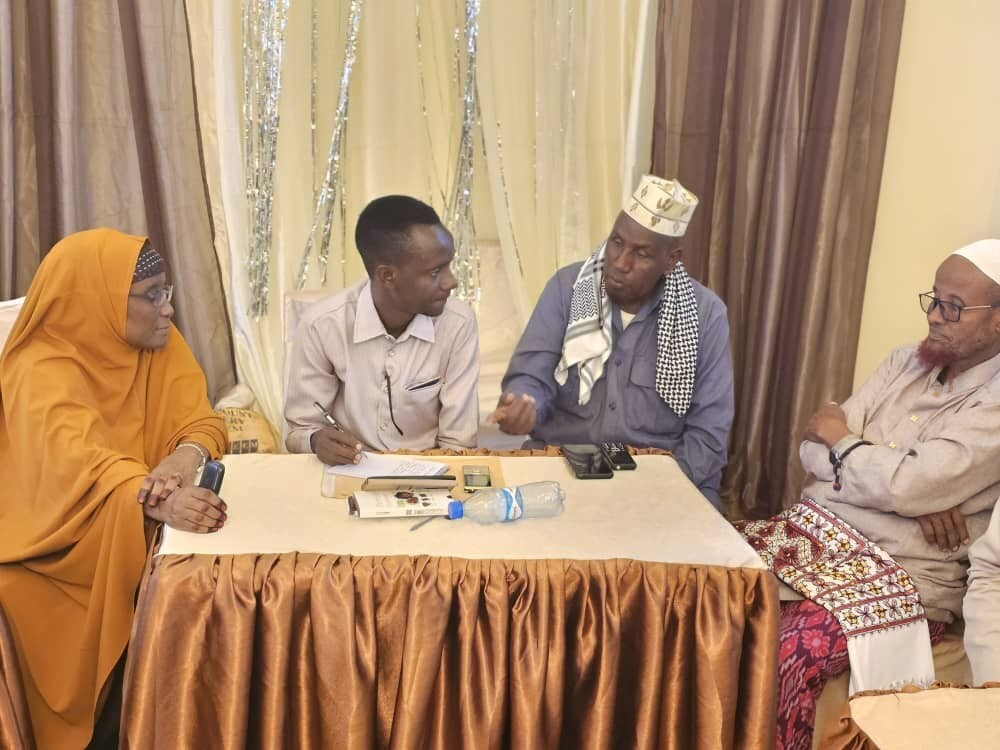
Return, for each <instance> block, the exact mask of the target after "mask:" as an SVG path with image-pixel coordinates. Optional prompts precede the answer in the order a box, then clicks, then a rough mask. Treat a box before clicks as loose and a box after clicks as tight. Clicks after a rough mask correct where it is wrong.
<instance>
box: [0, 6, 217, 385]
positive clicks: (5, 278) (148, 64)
mask: <svg viewBox="0 0 1000 750" xmlns="http://www.w3.org/2000/svg"><path fill="white" fill-rule="evenodd" d="M207 206H208V203H207V195H206V191H205V182H204V178H203V173H202V169H201V162H200V156H199V143H198V130H197V118H196V113H195V108H194V96H193V86H192V80H191V57H190V49H189V46H188V36H187V27H186V20H185V14H184V6H183V2H182V0H165V1H164V2H142V1H141V0H88V2H35V1H34V0H9V1H8V2H5V3H2V4H0V299H6V298H8V297H15V296H18V295H20V294H23V293H24V291H25V290H26V288H27V286H28V284H29V283H30V281H31V278H32V275H33V274H34V271H35V268H36V267H37V266H38V263H39V261H40V260H41V258H42V257H43V256H44V254H45V252H46V251H47V250H48V249H49V248H50V247H51V246H52V245H53V244H54V243H55V241H56V240H58V239H59V238H60V237H62V236H64V235H66V234H69V233H71V232H75V231H78V230H81V229H86V228H90V227H98V226H110V227H115V228H117V229H121V230H123V231H126V232H131V233H135V234H147V235H149V236H150V238H151V239H152V242H153V243H154V245H155V246H156V247H157V248H158V249H160V250H161V251H163V252H164V254H165V256H166V258H167V260H168V263H169V265H170V274H171V276H172V278H173V281H174V283H175V284H176V287H177V289H176V293H175V295H174V306H175V307H176V308H177V318H176V321H177V323H178V325H179V327H180V328H181V330H182V331H183V333H184V336H185V338H186V339H187V341H188V343H189V344H190V345H191V348H192V349H193V350H194V353H195V355H196V356H197V358H198V361H199V363H200V364H201V366H202V368H203V369H204V370H205V374H206V376H207V378H208V385H209V394H210V396H214V395H216V394H218V393H220V392H221V391H223V390H225V389H227V388H228V387H230V386H232V385H233V383H234V382H235V372H234V368H233V358H232V348H231V343H230V334H229V322H228V319H227V315H226V305H225V301H224V299H223V295H222V287H221V284H220V279H219V268H218V262H217V260H216V258H215V254H214V252H213V245H212V223H211V220H210V217H209V213H208V208H207Z"/></svg>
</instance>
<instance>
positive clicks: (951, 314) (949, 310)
mask: <svg viewBox="0 0 1000 750" xmlns="http://www.w3.org/2000/svg"><path fill="white" fill-rule="evenodd" d="M935 307H936V308H937V309H939V310H940V311H941V317H942V318H944V319H945V320H947V321H948V322H949V323H957V322H958V321H960V320H961V319H962V312H963V311H965V310H990V309H992V308H994V307H1000V302H994V303H993V304H992V305H958V304H956V303H954V302H946V301H944V300H943V299H939V298H937V297H935V296H934V293H933V292H924V293H923V294H921V295H920V309H921V310H923V311H924V312H925V313H927V314H928V315H930V314H931V311H932V310H933V309H934V308H935Z"/></svg>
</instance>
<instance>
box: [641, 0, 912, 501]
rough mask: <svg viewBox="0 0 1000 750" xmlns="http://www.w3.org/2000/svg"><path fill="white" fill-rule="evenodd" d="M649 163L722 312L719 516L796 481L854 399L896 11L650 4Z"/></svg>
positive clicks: (781, 3)
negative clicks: (831, 423) (680, 190)
mask: <svg viewBox="0 0 1000 750" xmlns="http://www.w3.org/2000/svg"><path fill="white" fill-rule="evenodd" d="M659 12H660V15H659V22H658V30H657V53H656V54H657V81H656V105H655V122H654V130H653V153H652V169H653V172H654V173H656V174H660V175H664V176H667V177H673V176H676V177H678V178H679V179H680V180H681V182H683V183H684V184H685V185H686V186H688V187H689V188H691V189H692V190H693V191H694V192H695V193H696V194H698V196H700V198H701V205H700V206H699V208H698V211H697V213H696V214H695V217H694V220H693V221H692V223H691V226H690V227H689V229H688V233H687V240H686V256H685V258H686V262H687V264H688V267H689V268H690V269H692V273H693V275H695V276H696V277H697V278H699V279H701V280H702V281H704V282H705V283H706V284H707V285H708V286H709V287H711V288H712V289H713V290H715V291H716V292H717V293H718V294H719V295H720V296H721V297H722V298H723V299H724V300H725V302H726V303H727V305H728V306H729V321H730V324H731V327H732V351H733V363H734V367H735V374H736V405H737V408H736V419H735V422H734V424H733V430H732V434H731V439H730V450H731V452H730V462H729V468H728V470H727V473H726V477H725V479H724V484H723V496H724V503H725V507H726V511H727V513H730V514H732V515H733V516H738V517H743V516H751V517H764V516H768V515H772V514H774V513H776V512H778V511H780V510H781V509H782V508H783V507H786V506H787V505H789V504H791V503H792V502H794V500H795V499H796V498H797V497H798V492H799V490H800V488H801V486H802V480H803V476H802V470H801V467H800V464H799V458H798V444H799V441H800V440H801V435H802V430H803V428H804V426H805V423H806V421H808V419H809V417H810V416H811V414H812V413H813V411H814V410H815V409H816V408H817V406H819V405H820V404H821V403H823V402H824V401H828V400H831V399H833V400H843V399H844V398H845V397H847V396H848V395H849V393H850V391H851V386H852V380H853V375H854V360H855V355H856V350H857V339H858V330H859V327H860V321H861V305H862V300H863V295H864V287H865V278H866V272H867V268H868V255H869V251H870V247H871V239H872V232H873V229H874V222H875V209H876V206H877V202H878V191H879V183H880V179H881V173H882V163H883V157H884V153H885V141H886V132H887V129H888V121H889V107H890V103H891V100H892V90H893V83H894V79H895V71H896V60H897V57H898V52H899V40H900V34H901V31H902V20H903V0H803V1H802V2H786V1H785V0H753V1H752V2H751V1H749V0H747V1H745V2H741V1H740V0H660V4H659Z"/></svg>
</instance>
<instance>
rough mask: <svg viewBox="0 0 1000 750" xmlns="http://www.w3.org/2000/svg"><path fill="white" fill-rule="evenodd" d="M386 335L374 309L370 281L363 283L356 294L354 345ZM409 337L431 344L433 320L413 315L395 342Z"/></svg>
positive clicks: (432, 339)
mask: <svg viewBox="0 0 1000 750" xmlns="http://www.w3.org/2000/svg"><path fill="white" fill-rule="evenodd" d="M388 335H389V332H388V331H386V330H385V326H384V325H383V324H382V319H381V318H380V317H379V316H378V310H376V309H375V300H374V299H372V284H371V280H368V281H365V282H364V286H362V287H361V293H360V294H358V307H357V311H356V312H355V315H354V343H355V344H360V343H362V342H363V341H370V340H371V339H375V338H379V337H380V336H388ZM410 336H413V337H415V338H418V339H421V340H422V341H426V342H428V343H430V344H433V343H434V320H433V319H432V318H430V317H429V316H427V315H423V314H418V315H414V316H413V320H411V321H410V324H409V325H408V326H406V330H405V331H403V332H402V333H401V334H400V335H399V338H398V339H396V340H397V341H405V340H406V339H407V338H409V337H410Z"/></svg>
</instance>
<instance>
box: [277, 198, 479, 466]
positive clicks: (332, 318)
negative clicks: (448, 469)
mask: <svg viewBox="0 0 1000 750" xmlns="http://www.w3.org/2000/svg"><path fill="white" fill-rule="evenodd" d="M354 237H355V243H356V245H357V247H358V251H359V252H360V254H361V258H362V260H363V261H364V264H365V269H366V270H367V271H368V278H367V279H365V280H364V281H362V282H361V283H359V284H356V285H355V286H353V287H349V288H347V289H344V290H342V291H340V292H338V293H336V294H333V295H331V296H330V297H328V298H326V299H323V300H320V301H319V302H316V303H315V304H313V305H311V306H310V307H309V308H308V309H307V310H306V313H305V315H304V316H303V318H302V321H301V322H300V324H299V326H298V330H297V331H296V332H295V339H294V341H293V346H292V354H291V363H290V367H289V375H288V389H287V395H286V398H285V419H286V421H287V422H288V436H287V438H286V441H285V442H286V445H287V447H288V450H290V451H292V452H295V453H307V452H312V453H315V454H316V455H317V456H318V457H319V458H320V459H321V460H322V461H323V462H324V463H327V464H344V463H356V462H357V461H359V460H360V455H361V451H362V450H363V449H365V448H372V449H375V450H386V451H392V450H401V449H408V450H424V449H428V448H434V447H443V448H464V447H473V446H475V443H476V434H477V430H478V425H479V401H478V395H477V384H478V380H479V334H478V328H477V325H476V319H475V316H474V314H473V312H472V310H471V309H470V308H469V307H468V306H467V305H465V304H463V303H462V302H459V301H458V300H456V299H453V298H452V297H451V292H452V290H453V289H454V288H455V286H456V283H455V277H454V276H453V275H452V272H451V268H450V264H451V260H452V258H453V257H454V255H455V248H454V244H453V242H452V237H451V233H450V232H448V230H447V229H445V228H444V227H443V226H442V225H441V220H440V218H439V217H438V215H437V213H436V212H435V211H434V209H433V208H431V207H430V206H428V205H427V204H425V203H422V202H421V201H418V200H416V199H415V198H410V197H408V196H402V195H389V196H384V197H382V198H377V199H376V200H374V201H372V202H371V203H369V204H368V206H366V207H365V209H364V211H362V212H361V215H360V216H359V217H358V224H357V227H356V229H355V235H354ZM314 402H316V403H318V404H320V405H321V406H322V407H323V408H324V409H325V410H326V411H327V412H328V413H329V414H330V416H331V417H332V419H333V421H335V422H336V423H337V426H338V427H339V429H338V428H337V427H333V426H331V425H330V424H329V420H328V419H327V418H326V417H325V416H324V415H323V414H322V413H321V412H320V410H319V409H318V408H317V407H316V405H315V404H314Z"/></svg>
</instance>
